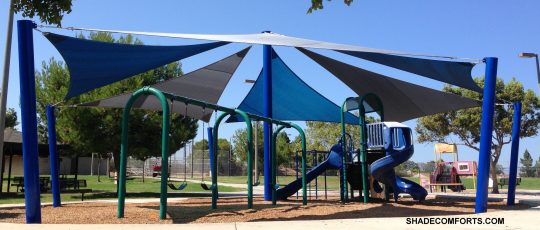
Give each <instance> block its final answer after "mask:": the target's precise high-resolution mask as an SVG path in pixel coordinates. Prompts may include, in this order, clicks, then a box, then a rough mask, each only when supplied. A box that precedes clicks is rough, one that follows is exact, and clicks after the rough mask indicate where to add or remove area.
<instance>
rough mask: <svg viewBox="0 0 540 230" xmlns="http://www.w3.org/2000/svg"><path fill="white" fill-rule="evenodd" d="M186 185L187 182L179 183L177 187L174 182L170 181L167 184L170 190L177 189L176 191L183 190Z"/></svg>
mask: <svg viewBox="0 0 540 230" xmlns="http://www.w3.org/2000/svg"><path fill="white" fill-rule="evenodd" d="M187 185H188V184H187V183H186V182H184V183H182V184H180V185H179V186H178V187H176V186H175V185H174V184H172V183H169V184H168V186H169V188H170V189H172V190H177V191H179V190H184V189H185V188H186V187H187Z"/></svg>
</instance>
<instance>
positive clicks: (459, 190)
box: [427, 183, 463, 192]
mask: <svg viewBox="0 0 540 230" xmlns="http://www.w3.org/2000/svg"><path fill="white" fill-rule="evenodd" d="M427 185H428V186H429V192H433V187H437V186H441V192H446V187H448V186H457V187H458V192H461V186H463V183H432V184H427Z"/></svg>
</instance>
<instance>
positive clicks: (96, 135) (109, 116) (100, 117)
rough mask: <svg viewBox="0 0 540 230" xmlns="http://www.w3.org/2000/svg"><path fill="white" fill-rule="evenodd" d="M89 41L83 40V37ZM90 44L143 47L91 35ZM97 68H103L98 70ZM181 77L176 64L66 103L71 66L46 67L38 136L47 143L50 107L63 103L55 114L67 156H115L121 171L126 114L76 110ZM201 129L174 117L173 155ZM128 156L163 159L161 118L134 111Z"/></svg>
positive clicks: (40, 81)
mask: <svg viewBox="0 0 540 230" xmlns="http://www.w3.org/2000/svg"><path fill="white" fill-rule="evenodd" d="M80 37H81V38H85V37H84V36H82V35H81V36H80ZM87 39H92V40H95V41H103V42H115V43H122V44H142V42H141V41H139V40H137V39H134V38H133V37H132V36H129V35H128V36H122V37H119V38H118V39H115V38H113V37H112V35H111V34H108V33H91V34H90V35H89V36H88V38H87ZM96 68H99V67H96ZM180 75H182V70H181V65H180V63H179V62H174V63H171V64H168V65H166V66H163V67H160V68H157V69H154V70H151V71H148V72H146V73H142V74H139V75H137V76H135V77H132V78H129V79H126V80H123V81H120V82H117V83H114V84H111V85H108V86H105V87H102V88H99V89H96V90H93V91H91V92H88V93H85V94H83V95H80V96H77V97H74V98H72V99H70V100H68V101H63V100H64V97H65V95H66V93H67V89H68V82H69V72H68V69H67V66H66V65H65V64H64V63H63V62H61V61H57V60H55V59H53V58H52V59H50V60H49V61H48V62H44V63H43V64H42V67H41V70H40V71H38V72H37V73H36V96H37V112H38V130H39V137H40V138H41V139H42V141H45V139H46V135H47V133H46V127H47V124H46V114H45V106H46V105H47V104H56V103H59V102H61V104H60V105H61V106H60V107H58V109H57V115H56V118H57V124H56V125H57V130H56V131H57V139H58V142H60V143H64V144H67V145H69V146H70V148H69V149H64V150H63V151H64V154H70V155H74V156H75V155H84V154H90V153H98V154H102V155H106V154H108V153H112V154H113V157H114V159H116V160H115V161H114V163H115V168H116V169H117V170H118V168H119V160H117V159H120V158H119V154H120V136H121V126H120V124H121V119H122V109H104V108H85V107H76V108H74V107H72V106H71V105H76V104H79V103H82V102H89V101H94V100H97V99H102V98H107V97H111V96H115V95H118V94H121V93H125V92H131V91H134V90H136V89H139V88H141V87H143V86H147V85H151V84H154V83H157V82H160V81H164V80H167V79H170V78H173V77H177V76H180ZM196 129H197V123H196V122H195V121H194V120H192V119H190V118H186V117H183V116H181V115H176V114H173V115H171V132H170V137H171V139H170V141H171V142H170V152H169V154H172V153H174V152H176V150H177V149H179V148H181V147H183V146H184V145H185V143H186V142H187V141H188V140H190V139H192V138H193V137H194V136H195V132H196ZM129 140H130V141H129V153H130V156H134V157H135V158H137V159H141V160H142V159H146V158H147V157H149V156H161V112H152V111H146V110H137V109H135V110H132V111H131V114H130V122H129Z"/></svg>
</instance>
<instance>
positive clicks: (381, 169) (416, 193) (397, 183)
mask: <svg viewBox="0 0 540 230" xmlns="http://www.w3.org/2000/svg"><path fill="white" fill-rule="evenodd" d="M413 153H414V146H413V145H409V146H407V147H405V148H403V149H399V150H394V149H392V150H390V151H389V152H388V153H387V155H386V156H385V157H383V158H381V159H379V160H376V161H375V162H373V163H372V164H371V166H370V174H371V175H372V176H373V177H374V178H375V180H377V181H379V182H381V183H383V184H385V185H388V186H390V187H391V188H392V191H393V192H394V200H396V201H397V198H398V195H399V194H400V193H408V194H410V195H411V196H412V197H413V199H414V200H419V201H422V200H425V199H426V196H427V191H426V189H424V188H423V187H422V186H420V185H419V184H417V183H415V182H413V181H410V180H407V179H405V178H401V177H399V176H396V173H395V171H394V167H396V166H398V165H399V164H401V163H403V162H405V161H407V160H408V159H409V158H411V156H412V155H413Z"/></svg>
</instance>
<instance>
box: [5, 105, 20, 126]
mask: <svg viewBox="0 0 540 230" xmlns="http://www.w3.org/2000/svg"><path fill="white" fill-rule="evenodd" d="M18 124H19V122H18V121H17V112H16V111H15V109H13V108H9V109H8V110H7V111H6V125H5V126H4V127H5V128H15V126H17V125H18Z"/></svg>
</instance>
